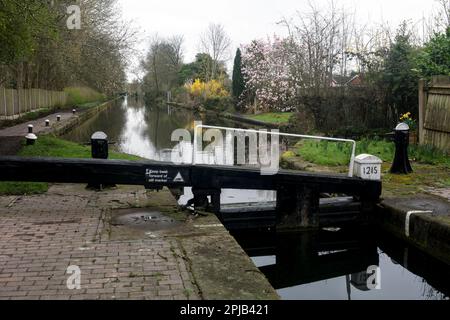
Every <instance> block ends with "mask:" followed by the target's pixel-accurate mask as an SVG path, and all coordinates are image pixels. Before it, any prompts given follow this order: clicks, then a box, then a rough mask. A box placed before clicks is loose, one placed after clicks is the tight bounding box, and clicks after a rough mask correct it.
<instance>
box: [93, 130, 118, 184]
mask: <svg viewBox="0 0 450 320" xmlns="http://www.w3.org/2000/svg"><path fill="white" fill-rule="evenodd" d="M91 155H92V158H93V159H108V157H109V147H108V136H107V135H106V133H104V132H101V131H99V132H96V133H94V134H93V135H92V136H91ZM105 187H115V185H105V184H104V183H102V182H101V181H95V182H91V183H89V184H88V186H87V188H88V189H95V190H102V189H104V188H105Z"/></svg>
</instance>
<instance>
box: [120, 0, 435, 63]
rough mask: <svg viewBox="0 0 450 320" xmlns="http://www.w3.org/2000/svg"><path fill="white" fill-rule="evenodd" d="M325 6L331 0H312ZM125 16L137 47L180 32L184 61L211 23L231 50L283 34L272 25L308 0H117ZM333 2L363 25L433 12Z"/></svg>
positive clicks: (396, 4) (393, 3)
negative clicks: (134, 32)
mask: <svg viewBox="0 0 450 320" xmlns="http://www.w3.org/2000/svg"><path fill="white" fill-rule="evenodd" d="M310 1H311V3H313V4H314V5H316V6H324V5H326V4H327V3H329V0H310ZM119 3H120V5H121V6H122V10H123V16H124V18H125V19H126V20H129V21H132V22H133V25H134V26H135V27H136V28H137V29H138V30H139V31H140V33H141V41H140V44H139V48H140V49H141V50H142V51H143V50H145V48H146V43H148V42H146V41H145V39H146V38H147V39H148V38H149V37H150V36H152V35H154V34H158V35H159V36H161V37H165V36H171V35H178V34H181V35H184V39H185V41H184V51H185V61H186V62H189V61H192V60H193V59H194V57H195V54H196V53H197V52H198V43H199V37H200V34H201V33H202V32H203V31H204V30H205V29H206V28H207V26H208V24H209V23H211V22H214V23H221V24H222V25H223V26H224V27H225V30H226V32H227V34H228V35H229V37H230V38H231V39H232V41H233V49H232V54H234V51H235V50H236V48H237V47H238V46H239V45H240V44H244V43H249V42H250V41H251V40H253V39H260V38H265V37H266V36H267V35H273V34H274V33H276V34H281V35H282V34H283V32H284V30H283V28H282V27H280V26H278V25H277V24H276V22H277V21H279V20H280V19H281V18H282V17H292V16H294V15H295V13H296V11H300V12H301V11H308V9H307V8H308V0H222V1H217V0H190V1H189V0H119ZM335 4H336V5H337V7H345V8H348V9H350V10H349V11H351V12H353V11H355V12H356V16H357V17H358V19H357V20H358V21H359V23H361V24H365V23H369V24H370V23H378V22H381V21H385V22H389V24H390V25H391V26H393V27H395V26H397V25H398V24H399V23H400V22H401V21H403V20H405V19H411V20H412V21H414V22H416V21H419V20H421V19H422V18H423V16H425V17H427V16H429V15H430V14H431V12H432V8H433V7H436V2H435V0H335Z"/></svg>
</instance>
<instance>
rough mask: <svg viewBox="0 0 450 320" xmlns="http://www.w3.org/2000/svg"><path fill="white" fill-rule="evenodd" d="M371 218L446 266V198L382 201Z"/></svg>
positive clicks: (449, 226) (449, 248)
mask: <svg viewBox="0 0 450 320" xmlns="http://www.w3.org/2000/svg"><path fill="white" fill-rule="evenodd" d="M373 218H374V222H375V223H376V224H378V225H379V226H381V227H382V228H383V229H385V230H387V231H389V232H390V233H392V234H394V235H395V236H397V237H399V238H401V239H403V240H405V241H407V242H408V243H411V244H412V245H414V246H416V247H417V248H419V249H420V250H423V251H424V252H426V253H427V254H429V255H431V256H434V257H435V258H437V259H439V260H441V261H443V262H445V263H447V264H448V265H450V198H447V199H445V198H440V197H437V196H434V195H428V194H416V195H415V196H414V197H395V198H392V197H391V198H386V199H384V200H383V201H382V202H381V203H380V204H379V208H378V210H377V211H376V213H375V215H373Z"/></svg>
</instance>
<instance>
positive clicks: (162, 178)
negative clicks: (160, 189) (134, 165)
mask: <svg viewBox="0 0 450 320" xmlns="http://www.w3.org/2000/svg"><path fill="white" fill-rule="evenodd" d="M145 175H146V177H147V179H148V180H147V181H148V182H150V183H167V182H168V180H169V171H168V170H150V169H147V170H146V173H145Z"/></svg>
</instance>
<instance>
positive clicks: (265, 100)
mask: <svg viewBox="0 0 450 320" xmlns="http://www.w3.org/2000/svg"><path fill="white" fill-rule="evenodd" d="M242 51H243V57H242V60H243V70H242V71H243V74H244V77H245V81H246V92H245V93H244V94H249V93H252V94H253V96H254V97H255V100H256V101H255V102H256V104H257V106H258V109H260V110H265V111H267V110H276V111H283V110H287V109H291V108H293V105H292V99H293V98H294V97H295V96H296V95H297V94H298V91H299V89H300V88H301V73H299V72H298V70H297V69H298V65H297V64H296V52H298V48H296V44H295V43H294V42H293V41H291V40H290V39H289V38H286V39H281V38H278V37H276V36H274V37H273V39H268V40H267V41H263V40H254V41H252V42H251V43H250V44H249V45H246V46H244V47H243V50H242Z"/></svg>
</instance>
